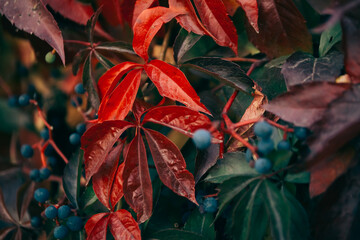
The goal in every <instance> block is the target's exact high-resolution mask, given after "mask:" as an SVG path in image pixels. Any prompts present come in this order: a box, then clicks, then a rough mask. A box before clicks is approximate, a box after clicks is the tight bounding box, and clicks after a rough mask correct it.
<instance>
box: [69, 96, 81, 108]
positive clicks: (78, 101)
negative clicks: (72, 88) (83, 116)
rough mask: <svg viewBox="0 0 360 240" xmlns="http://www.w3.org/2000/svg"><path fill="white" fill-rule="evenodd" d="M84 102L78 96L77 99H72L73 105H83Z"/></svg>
mask: <svg viewBox="0 0 360 240" xmlns="http://www.w3.org/2000/svg"><path fill="white" fill-rule="evenodd" d="M82 103H83V100H82V98H81V97H77V98H76V100H74V99H73V100H71V105H73V107H77V106H81V105H82Z"/></svg>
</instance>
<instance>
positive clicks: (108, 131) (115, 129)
mask: <svg viewBox="0 0 360 240" xmlns="http://www.w3.org/2000/svg"><path fill="white" fill-rule="evenodd" d="M130 127H134V125H133V124H132V123H129V122H126V121H106V122H103V123H98V124H96V125H94V126H92V127H91V128H89V129H88V130H87V131H86V132H85V133H84V135H83V136H82V137H81V149H83V150H84V162H85V175H86V182H89V180H90V178H91V177H92V176H93V175H94V174H95V173H96V172H97V171H98V170H99V168H100V166H101V165H102V164H103V163H104V161H105V159H106V156H107V155H108V153H109V152H110V150H111V149H112V147H113V146H114V144H115V142H116V141H117V140H118V139H119V137H120V136H121V134H122V133H123V132H124V131H125V130H126V129H128V128H130Z"/></svg>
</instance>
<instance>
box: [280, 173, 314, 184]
mask: <svg viewBox="0 0 360 240" xmlns="http://www.w3.org/2000/svg"><path fill="white" fill-rule="evenodd" d="M285 181H287V182H291V183H309V182H310V173H309V172H300V173H288V174H287V175H286V176H285Z"/></svg>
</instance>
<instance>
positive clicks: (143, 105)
mask: <svg viewBox="0 0 360 240" xmlns="http://www.w3.org/2000/svg"><path fill="white" fill-rule="evenodd" d="M151 107H153V106H152V105H151V104H150V103H147V102H145V101H143V100H140V99H135V102H134V105H133V108H132V113H133V114H134V116H135V119H136V121H137V122H140V118H141V115H142V114H144V113H145V112H146V111H147V110H148V109H149V108H151Z"/></svg>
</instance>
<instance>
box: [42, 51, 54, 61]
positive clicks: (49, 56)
mask: <svg viewBox="0 0 360 240" xmlns="http://www.w3.org/2000/svg"><path fill="white" fill-rule="evenodd" d="M55 58H56V56H55V54H53V53H52V52H48V53H47V54H46V55H45V62H47V63H53V62H55Z"/></svg>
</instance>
